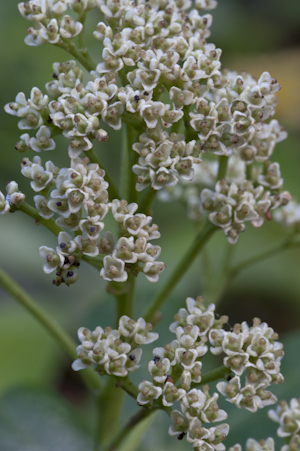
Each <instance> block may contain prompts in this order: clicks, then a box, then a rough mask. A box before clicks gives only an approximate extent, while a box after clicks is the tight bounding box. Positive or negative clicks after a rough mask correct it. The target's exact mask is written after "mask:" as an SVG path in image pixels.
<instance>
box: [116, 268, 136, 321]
mask: <svg viewBox="0 0 300 451" xmlns="http://www.w3.org/2000/svg"><path fill="white" fill-rule="evenodd" d="M135 279H136V277H135V276H134V275H133V274H132V273H129V274H128V280H127V282H126V288H127V289H126V290H125V291H124V292H123V293H122V294H120V295H116V298H117V301H118V318H117V321H119V319H120V318H121V316H123V315H127V316H129V318H133V316H134V311H133V310H134V286H135ZM118 324H119V322H118Z"/></svg>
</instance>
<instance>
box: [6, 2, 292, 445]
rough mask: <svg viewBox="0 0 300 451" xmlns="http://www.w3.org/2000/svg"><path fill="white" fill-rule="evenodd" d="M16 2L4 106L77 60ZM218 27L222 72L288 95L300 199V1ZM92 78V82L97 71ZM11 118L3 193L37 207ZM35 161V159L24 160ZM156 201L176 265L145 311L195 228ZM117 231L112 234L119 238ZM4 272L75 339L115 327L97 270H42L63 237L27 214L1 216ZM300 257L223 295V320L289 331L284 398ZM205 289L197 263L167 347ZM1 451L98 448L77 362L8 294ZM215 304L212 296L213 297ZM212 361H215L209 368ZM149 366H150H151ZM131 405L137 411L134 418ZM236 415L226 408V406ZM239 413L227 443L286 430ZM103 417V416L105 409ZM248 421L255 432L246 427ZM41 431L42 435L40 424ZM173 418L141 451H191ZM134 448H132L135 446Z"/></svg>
mask: <svg viewBox="0 0 300 451" xmlns="http://www.w3.org/2000/svg"><path fill="white" fill-rule="evenodd" d="M17 3H18V2H17V1H16V0H10V1H6V0H1V15H0V42H1V50H0V51H1V68H0V86H1V90H0V97H1V102H0V103H1V105H4V104H6V103H8V102H10V101H13V100H14V98H15V95H16V94H17V93H18V92H19V91H23V92H25V94H26V95H27V96H28V95H29V93H30V89H31V88H32V87H33V86H38V87H39V88H41V89H42V90H43V87H44V85H45V83H46V82H47V81H50V80H51V78H52V68H51V65H52V63H53V62H54V61H66V60H68V59H71V58H70V57H69V56H68V55H67V54H65V53H64V52H63V51H62V50H60V49H57V48H54V47H51V46H41V47H27V46H26V45H25V44H24V42H23V39H24V37H25V35H26V28H27V27H28V26H29V23H28V22H26V21H25V20H24V19H23V18H22V17H21V16H20V14H19V13H18V9H17ZM94 11H95V14H92V15H91V16H92V17H90V18H89V20H88V26H89V27H90V28H89V29H90V30H91V31H92V30H94V29H95V25H96V24H97V22H98V21H99V14H98V11H96V10H94ZM212 14H213V16H214V23H213V26H212V36H211V38H210V39H209V40H208V41H209V42H214V43H215V44H216V45H217V47H220V48H222V49H223V56H222V63H223V66H224V67H228V68H231V69H236V70H247V71H249V72H251V73H252V74H253V75H255V76H259V75H260V74H261V73H262V72H263V71H269V72H270V73H271V75H272V76H273V77H276V78H277V79H278V81H279V82H280V83H281V85H282V90H281V91H280V93H279V106H278V114H277V116H276V117H277V118H278V119H279V121H280V122H281V123H282V124H283V125H284V126H285V128H286V129H287V130H288V132H289V138H288V139H287V140H286V141H284V142H283V143H280V144H279V145H278V146H277V148H276V150H275V154H274V157H273V159H275V161H279V162H280V165H281V169H282V175H283V177H284V179H285V188H286V189H288V190H290V191H291V192H292V194H293V195H294V196H295V198H296V199H297V198H298V199H299V200H300V186H299V169H300V149H299V142H300V140H299V138H300V130H299V125H300V124H299V114H300V106H299V105H300V82H299V74H300V32H299V27H300V2H299V1H296V0H286V1H285V2H282V1H280V0H263V1H262V0H243V1H240V0H221V1H220V5H219V7H218V8H217V9H216V10H215V11H212ZM90 35H91V36H90V38H89V39H88V44H89V47H90V48H91V53H92V55H93V57H94V59H95V60H97V59H99V58H100V56H101V52H100V47H99V43H98V42H97V41H96V40H94V39H93V38H92V33H90ZM85 75H86V80H87V74H85ZM0 115H1V121H0V124H1V126H0V127H1V163H0V181H1V186H0V189H1V190H2V191H3V190H4V188H5V184H6V183H7V182H8V181H9V180H16V181H17V182H18V183H19V187H20V189H21V190H22V191H23V192H25V193H26V194H27V195H28V196H27V201H28V202H30V201H31V199H32V197H33V192H32V191H31V190H30V189H28V186H29V183H28V180H27V179H25V178H24V177H23V176H22V175H21V174H20V172H19V165H20V161H21V158H22V155H21V154H19V153H18V152H16V151H15V149H14V145H15V143H16V142H17V141H18V139H19V136H20V134H21V132H20V131H19V130H18V129H17V120H16V119H15V118H14V117H12V116H9V115H6V114H5V113H4V111H3V109H1V110H0ZM120 142H121V133H120V132H119V133H114V134H113V133H111V135H110V139H109V141H108V144H107V145H106V146H105V148H104V150H102V149H103V147H102V148H101V152H102V154H101V159H102V160H103V161H104V163H105V165H106V166H107V168H109V170H110V171H111V172H112V175H113V177H114V178H115V180H117V178H118V172H119V167H118V166H117V165H116V163H115V161H116V158H119V154H120ZM57 144H58V145H57V149H56V150H55V151H53V152H52V153H51V154H50V153H49V154H47V155H46V156H45V155H44V156H43V158H44V160H45V159H46V158H47V157H48V158H49V159H51V160H53V161H54V162H55V163H56V164H57V165H58V166H63V165H65V164H68V158H67V153H66V147H65V143H64V140H57ZM26 156H27V155H26ZM45 161H46V160H45ZM167 208H168V211H167V214H166V204H160V203H159V202H155V203H154V207H153V216H154V221H155V222H156V223H158V224H159V226H160V231H161V235H162V238H161V239H160V240H159V242H158V244H160V245H161V246H162V255H161V258H162V260H163V261H164V262H165V263H166V265H167V269H166V271H165V272H164V273H163V274H162V276H161V278H160V281H159V283H158V284H154V285H152V284H150V283H149V282H148V281H147V280H146V279H145V278H144V277H143V276H141V277H139V280H138V284H137V293H136V299H137V308H136V311H137V315H139V314H140V313H141V312H142V310H144V308H145V306H146V305H147V303H148V302H149V300H150V299H151V298H152V297H153V296H154V295H155V294H156V293H157V292H158V290H159V289H160V287H162V285H163V284H164V282H165V281H166V279H167V278H168V275H169V274H170V273H171V271H172V268H173V267H174V264H175V262H176V260H177V259H178V258H179V257H180V255H181V254H182V252H184V250H185V248H186V247H188V246H189V245H190V243H191V242H192V238H193V236H194V235H195V233H196V227H195V225H194V224H192V223H190V222H189V221H188V219H186V216H185V211H184V209H183V207H182V206H179V205H177V204H175V203H170V204H168V207H167ZM109 228H110V224H109V223H108V224H107V226H106V229H107V230H109ZM0 231H1V233H0V265H1V267H3V268H4V269H5V270H6V271H8V273H9V274H10V275H12V276H13V277H15V278H16V280H17V281H18V282H19V283H20V284H21V285H22V286H23V287H24V288H25V289H27V290H28V292H29V293H30V294H31V295H32V296H33V297H34V298H35V299H36V301H37V302H38V303H39V304H40V305H42V306H43V307H44V308H45V309H47V311H49V312H51V313H52V314H53V315H54V316H55V317H56V318H57V319H58V320H59V321H60V323H61V324H63V325H64V327H65V328H66V329H67V330H68V331H69V332H70V334H71V335H72V336H73V337H74V338H75V339H76V331H77V329H78V327H79V326H82V325H84V326H86V327H89V328H93V327H95V326H97V325H101V326H106V325H113V324H114V323H113V322H114V309H115V301H114V299H113V298H112V297H111V296H109V295H108V294H107V293H106V291H105V282H104V281H102V280H101V279H100V277H99V274H98V272H97V271H96V270H95V269H93V268H91V267H89V266H87V265H82V267H81V268H80V271H79V281H78V282H77V284H76V286H71V287H70V288H67V287H66V286H61V287H59V288H57V287H54V286H53V285H52V284H51V280H52V278H51V276H47V275H45V274H44V273H43V271H42V260H41V259H40V257H39V253H38V248H39V246H41V245H47V246H50V247H52V246H55V244H56V239H55V237H54V236H51V235H50V233H49V232H48V231H47V230H44V229H43V228H42V227H36V226H34V225H33V224H32V220H31V219H30V218H28V217H25V216H23V215H22V213H15V214H7V215H5V216H1V219H0ZM284 234H285V231H284V230H283V229H282V228H281V227H280V226H279V225H278V224H276V223H274V222H273V221H271V222H268V223H267V224H265V225H264V227H262V228H261V229H253V228H252V227H251V226H250V225H248V226H247V230H246V232H245V233H244V234H243V235H242V236H241V237H240V240H239V242H238V244H237V246H236V247H235V249H234V252H235V254H234V261H235V262H239V261H241V260H244V259H245V258H248V257H250V256H251V255H255V254H256V253H259V252H262V251H264V250H267V249H271V248H272V247H274V246H276V243H279V242H280V241H281V240H282V239H283V238H284ZM228 246H229V245H228V244H227V243H226V240H225V238H224V236H223V235H222V234H221V233H218V234H216V236H215V237H214V238H213V239H212V241H211V243H210V244H209V246H208V251H209V253H210V254H211V259H212V262H211V268H212V274H213V279H214V278H215V284H217V283H218V280H217V275H218V270H219V268H220V263H221V261H222V258H223V256H224V254H225V252H226V251H227V249H228ZM299 261H300V250H299V248H298V249H292V250H288V251H286V252H285V253H282V254H280V255H278V256H275V257H272V258H271V259H268V260H265V261H263V262H261V263H259V264H257V265H256V266H255V267H251V268H249V269H248V270H245V271H244V272H243V273H241V274H240V276H239V277H238V278H236V279H235V280H234V282H233V283H231V284H230V286H229V288H228V290H227V292H226V294H225V295H224V296H223V299H222V300H221V302H220V304H219V306H218V312H219V313H220V314H228V315H229V316H230V323H231V324H233V323H234V322H235V321H239V322H240V321H243V320H247V321H251V319H252V318H253V317H254V316H258V317H261V318H262V320H264V321H267V322H268V323H269V324H270V325H271V326H272V327H274V329H275V330H276V331H277V332H279V334H280V339H281V340H282V341H283V342H284V343H285V349H286V356H285V358H284V360H283V365H282V370H283V374H284V376H285V378H286V382H285V384H283V385H282V386H280V387H279V386H278V387H275V388H274V389H273V390H274V393H275V394H276V395H277V396H278V397H279V398H280V399H281V398H283V397H284V398H286V399H289V398H290V397H292V396H294V397H295V396H296V397H298V396H300V387H299V374H300V356H299V351H298V349H299V347H300V319H299V318H300V296H299V294H300V277H299ZM203 291H204V267H203V261H201V259H200V258H199V259H198V260H197V261H196V262H195V263H194V265H193V267H192V268H191V269H190V270H189V271H188V273H187V274H186V276H185V277H184V279H183V280H182V281H181V282H180V283H179V285H178V286H177V287H176V289H175V290H174V292H173V293H172V295H171V296H170V298H169V299H168V302H167V303H166V304H165V306H164V307H163V309H162V313H163V318H162V322H161V323H160V325H159V326H158V331H159V332H160V343H161V344H165V343H167V342H169V341H170V339H171V334H170V332H169V331H168V324H169V323H170V322H171V321H172V317H173V315H174V314H175V313H176V312H177V310H178V308H180V307H181V306H183V304H184V300H185V298H186V297H187V296H197V295H198V294H203ZM0 295H1V300H0V343H1V365H0V396H1V397H2V399H1V401H0V449H1V451H2V450H3V451H13V450H18V451H23V450H28V451H44V450H47V451H52V450H53V451H54V450H55V451H60V450H64V451H68V450H73V451H75V450H77V451H83V450H84V451H89V450H90V449H92V445H91V441H90V438H89V433H90V432H91V430H92V429H93V427H94V412H95V406H94V405H93V401H92V400H91V399H90V398H89V396H88V395H87V393H86V392H85V390H84V388H83V386H82V385H81V382H80V378H79V377H78V376H77V374H74V373H73V372H72V371H71V370H70V361H69V360H68V359H67V358H66V357H65V356H64V355H63V354H62V352H61V351H60V350H59V348H58V347H57V346H56V344H55V343H54V342H53V340H52V339H51V337H49V336H48V334H47V333H46V332H45V331H44V330H43V329H42V328H41V327H40V326H39V325H38V324H37V323H36V322H35V320H34V319H32V318H31V317H30V316H29V314H28V313H27V312H25V311H24V310H23V309H22V307H21V306H19V305H17V304H16V302H15V301H14V300H13V299H11V298H10V297H9V296H8V295H6V294H5V293H4V292H2V291H0ZM207 302H209V299H207ZM150 358H151V345H150V346H149V349H148V350H147V349H145V351H144V362H147V361H148V360H149V359H150ZM211 364H212V363H211V362H207V365H208V367H209V365H211ZM145 367H146V365H145ZM148 377H149V376H148V372H147V369H146V368H145V369H144V370H140V371H139V372H137V373H135V374H134V379H135V381H136V382H138V381H140V380H142V379H144V378H148ZM126 409H127V412H128V411H133V410H134V409H135V403H134V401H132V400H131V399H130V400H127V402H126ZM128 409H129V410H128ZM226 409H229V408H228V405H226ZM230 412H232V415H230V417H229V421H228V422H229V424H230V426H231V433H230V436H229V438H228V440H227V445H228V446H231V445H232V444H234V443H236V442H237V441H241V443H242V444H244V442H245V441H246V439H247V438H248V437H249V436H251V437H254V438H256V439H260V438H266V437H267V436H268V435H269V434H272V435H273V436H274V435H275V430H276V425H275V424H274V423H272V422H271V421H270V420H268V419H267V409H264V410H263V411H260V412H259V413H258V414H255V415H253V414H250V413H249V412H246V411H240V410H238V409H236V408H235V409H233V408H231V406H230ZM103 415H105V413H104V412H103ZM245 421H247V428H245V427H244V425H245V423H244V422H245ZM37 425H38V427H37ZM167 428H168V418H165V417H164V415H163V414H162V413H159V414H158V415H157V417H156V419H154V421H153V423H152V424H151V426H150V429H149V432H148V433H147V434H146V436H145V438H144V440H143V442H142V444H141V445H140V447H139V448H137V449H141V450H143V451H148V450H149V451H150V450H152V449H154V447H156V448H157V449H161V450H162V449H168V450H171V449H172V450H177V449H178V450H180V449H191V446H190V445H189V444H188V443H186V442H185V441H184V440H183V441H182V442H178V441H177V440H176V438H169V437H168V434H167ZM133 449H134V448H133V444H131V445H130V446H129V448H127V451H131V450H133Z"/></svg>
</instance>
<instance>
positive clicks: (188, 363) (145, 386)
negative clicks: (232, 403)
mask: <svg viewBox="0 0 300 451" xmlns="http://www.w3.org/2000/svg"><path fill="white" fill-rule="evenodd" d="M187 307H188V311H187V310H185V309H180V311H179V313H178V314H177V315H175V322H174V323H172V324H171V326H170V330H171V332H173V333H175V334H176V340H173V341H172V342H171V343H170V344H167V345H166V346H165V347H164V348H162V347H158V348H155V349H153V356H154V358H153V360H151V361H150V362H149V365H148V369H149V372H150V374H151V375H152V377H153V382H149V381H143V382H141V383H140V385H139V390H140V393H139V395H138V398H137V401H138V404H140V405H146V404H149V403H150V405H151V404H153V402H155V400H160V398H161V403H162V405H163V406H166V407H171V406H173V404H174V402H176V401H180V407H181V411H178V410H173V411H172V413H171V421H172V425H171V426H170V429H169V434H170V435H179V436H183V435H185V434H187V441H188V442H190V443H192V445H193V447H194V448H195V449H198V448H199V449H200V447H201V446H205V447H206V448H207V449H208V450H213V449H215V450H216V451H223V450H224V449H225V446H224V445H223V444H222V443H221V442H222V441H223V440H225V438H226V436H227V434H228V432H229V426H228V425H227V424H221V425H219V426H216V427H213V428H210V429H206V428H204V427H202V423H215V422H219V421H223V420H225V419H226V418H227V414H226V412H225V411H224V410H221V409H219V407H218V404H217V400H218V398H219V395H218V394H217V393H214V394H213V395H212V396H211V395H210V394H209V387H208V386H206V385H205V386H203V387H202V390H200V389H196V388H192V389H191V385H192V383H194V384H199V383H200V382H201V369H202V362H201V358H202V357H203V356H204V355H205V354H206V353H207V351H208V347H207V346H206V344H205V343H206V341H207V340H208V338H207V336H208V333H209V331H210V330H211V328H216V327H222V326H223V324H224V323H226V322H227V320H228V318H227V317H225V316H224V317H222V318H220V319H216V318H215V314H214V309H215V306H214V305H213V304H211V305H209V306H208V307H207V308H206V307H205V306H204V304H203V298H202V297H198V298H197V299H196V300H195V299H192V298H188V299H187ZM177 381H178V384H177Z"/></svg>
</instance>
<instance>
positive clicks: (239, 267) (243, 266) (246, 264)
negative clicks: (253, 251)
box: [229, 239, 300, 279]
mask: <svg viewBox="0 0 300 451" xmlns="http://www.w3.org/2000/svg"><path fill="white" fill-rule="evenodd" d="M293 246H300V243H293V242H292V241H291V240H290V239H288V240H287V241H284V242H283V243H281V244H280V245H279V246H277V247H275V248H274V249H270V250H268V251H266V252H263V253H261V254H259V255H255V256H254V257H251V258H249V259H248V260H245V261H243V262H241V263H238V264H237V265H235V266H233V267H232V268H231V269H230V270H229V276H230V278H231V279H233V278H234V277H236V276H237V275H238V274H239V273H240V272H241V271H243V270H244V269H246V268H248V267H249V266H252V265H253V264H255V263H257V262H259V261H261V260H265V259H266V258H269V257H272V255H276V254H278V253H279V252H282V251H284V250H286V249H289V248H290V247H293Z"/></svg>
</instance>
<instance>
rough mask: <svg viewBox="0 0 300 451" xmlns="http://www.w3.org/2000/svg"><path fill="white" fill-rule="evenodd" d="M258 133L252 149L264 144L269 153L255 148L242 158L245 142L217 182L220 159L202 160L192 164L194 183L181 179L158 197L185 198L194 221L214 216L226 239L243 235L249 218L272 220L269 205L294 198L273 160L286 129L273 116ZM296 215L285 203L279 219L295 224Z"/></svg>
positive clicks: (273, 206) (256, 221)
mask: <svg viewBox="0 0 300 451" xmlns="http://www.w3.org/2000/svg"><path fill="white" fill-rule="evenodd" d="M254 136H255V138H253V142H252V141H251V143H250V144H251V148H252V147H253V148H254V142H255V145H256V146H257V149H262V148H263V145H265V148H264V149H265V150H266V149H269V150H268V152H269V153H267V154H266V155H265V156H263V155H262V154H259V152H258V151H257V152H256V151H253V158H252V159H251V160H249V161H248V160H247V159H246V158H243V155H242V151H243V152H244V151H245V152H246V151H248V150H249V149H250V147H248V146H249V145H250V144H249V143H247V147H245V143H244V144H243V145H242V146H241V148H239V149H237V150H236V149H235V150H234V151H233V153H232V154H231V155H230V156H229V160H228V167H227V173H226V178H225V179H222V180H219V181H218V182H217V183H216V185H215V187H214V184H215V180H216V179H217V175H218V163H217V162H216V161H203V162H202V163H201V165H199V166H195V165H193V167H192V169H194V173H195V177H194V179H193V181H192V183H186V182H184V181H182V182H181V183H180V184H179V185H177V186H176V187H175V188H173V187H172V188H168V189H165V190H164V191H163V192H162V193H161V195H160V196H159V197H160V199H161V200H164V201H170V200H173V199H176V200H181V201H183V202H184V203H186V204H187V208H188V216H189V217H190V219H192V220H196V221H198V220H201V219H202V218H203V216H204V215H205V214H207V213H209V216H208V217H209V219H210V221H211V222H212V223H213V224H215V225H216V226H218V227H221V228H222V229H223V231H224V234H225V236H226V237H227V239H228V241H229V242H230V243H231V244H235V243H236V242H237V240H238V237H239V234H240V233H241V232H243V231H244V230H245V224H244V223H245V222H246V221H251V222H252V224H253V225H254V226H255V227H260V226H261V225H262V224H263V222H264V217H266V218H267V219H269V220H270V219H272V214H271V210H274V209H276V208H278V207H281V206H285V205H287V204H288V202H289V201H290V199H291V195H290V194H289V193H288V192H287V191H283V179H282V177H281V173H280V166H279V164H278V163H271V162H270V161H269V156H270V155H271V153H272V152H273V149H274V146H275V143H276V142H279V141H281V140H282V139H284V138H285V136H286V133H285V132H284V131H282V130H281V128H280V127H279V124H278V122H277V121H276V120H272V121H271V122H270V123H269V124H264V125H263V129H261V130H259V131H257V132H255V133H254ZM260 137H263V138H260ZM239 139H240V138H239ZM266 143H268V146H270V147H267V144H266ZM270 149H271V150H270ZM252 150H253V149H252ZM270 152H271V153H270ZM253 160H255V161H256V163H255V164H256V165H255V166H254V167H253V168H252V174H251V180H248V179H247V175H246V171H247V166H248V165H249V163H252V162H253ZM260 163H262V164H260ZM254 186H255V188H254ZM284 211H286V213H285V212H284ZM296 217H297V210H296V208H295V206H294V207H290V208H289V207H288V206H287V207H286V210H281V209H280V210H278V213H277V216H276V220H278V221H279V222H283V223H284V224H287V223H288V220H289V219H290V223H291V222H294V223H296V222H297V219H296Z"/></svg>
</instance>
